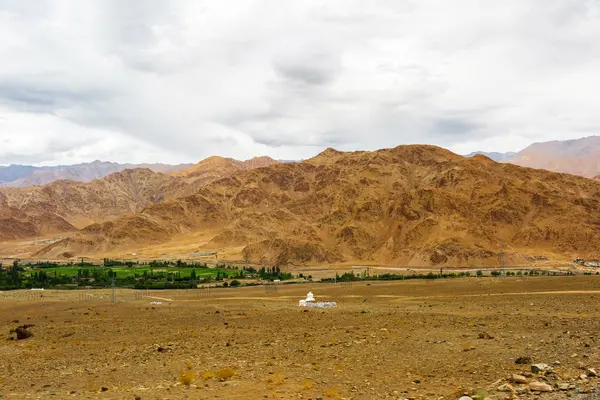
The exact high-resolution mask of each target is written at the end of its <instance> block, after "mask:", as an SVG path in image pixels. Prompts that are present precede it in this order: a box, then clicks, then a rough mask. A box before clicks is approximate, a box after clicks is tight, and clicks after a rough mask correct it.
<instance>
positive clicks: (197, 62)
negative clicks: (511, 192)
mask: <svg viewBox="0 0 600 400" xmlns="http://www.w3.org/2000/svg"><path fill="white" fill-rule="evenodd" d="M599 37H600V0H503V1H494V2H491V1H481V0H454V1H452V2H449V1H447V0H378V1H367V0H327V1H313V0H286V1H281V0H264V1H260V0H257V1H250V0H248V1H246V0H230V1H226V2H224V1H198V0H180V1H177V0H175V1H172V0H171V1H163V0H144V1H122V0H50V1H46V0H36V1H22V0H0V38H2V40H0V60H1V62H0V164H11V163H19V164H33V165H51V164H69V163H77V162H88V161H93V160H96V159H100V160H106V161H116V162H134V163H135V162H167V163H181V162H196V161H198V160H200V159H203V158H205V157H208V156H210V155H221V156H227V157H234V158H238V159H247V158H250V157H253V156H259V155H269V156H271V157H273V158H276V159H302V158H308V157H311V156H314V155H315V154H317V153H319V152H320V151H322V150H324V149H325V148H327V147H334V148H336V149H339V150H359V149H360V150H374V149H379V148H387V147H394V146H397V145H401V144H413V143H427V144H435V145H438V146H443V147H446V148H449V149H450V150H452V151H455V152H457V153H459V154H465V153H468V152H471V151H475V150H483V151H501V152H505V151H518V150H520V149H522V148H524V147H526V146H527V145H529V144H531V143H532V142H538V141H546V140H562V139H571V138H578V137H583V136H590V135H594V134H598V133H599V132H600V112H599V111H600V110H599V105H600V74H598V71H600V46H599V45H598V38H599Z"/></svg>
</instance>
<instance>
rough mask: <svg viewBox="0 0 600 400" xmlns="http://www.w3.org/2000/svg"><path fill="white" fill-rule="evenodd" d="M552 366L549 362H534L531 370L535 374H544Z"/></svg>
mask: <svg viewBox="0 0 600 400" xmlns="http://www.w3.org/2000/svg"><path fill="white" fill-rule="evenodd" d="M551 370H552V368H551V367H550V366H549V365H548V364H532V365H531V372H533V373H534V374H543V373H545V372H548V371H551Z"/></svg>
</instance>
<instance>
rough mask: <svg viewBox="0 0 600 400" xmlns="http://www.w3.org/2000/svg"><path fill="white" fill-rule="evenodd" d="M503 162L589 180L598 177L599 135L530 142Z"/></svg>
mask: <svg viewBox="0 0 600 400" xmlns="http://www.w3.org/2000/svg"><path fill="white" fill-rule="evenodd" d="M507 162H510V163H512V164H517V165H521V166H524V167H531V168H543V169H547V170H549V171H555V172H565V173H568V174H575V175H581V176H585V177H588V178H591V177H594V176H596V175H598V174H600V136H590V137H586V138H581V139H576V140H564V141H562V140H556V141H552V142H544V143H534V144H532V145H531V146H529V147H527V148H525V149H524V150H521V151H520V152H519V153H517V155H515V156H514V157H512V158H510V159H509V160H508V161H507Z"/></svg>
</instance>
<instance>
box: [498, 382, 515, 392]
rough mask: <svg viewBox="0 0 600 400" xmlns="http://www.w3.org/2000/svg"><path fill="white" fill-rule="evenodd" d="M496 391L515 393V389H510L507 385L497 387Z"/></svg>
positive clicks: (509, 385)
mask: <svg viewBox="0 0 600 400" xmlns="http://www.w3.org/2000/svg"><path fill="white" fill-rule="evenodd" d="M498 391H499V392H511V393H516V391H515V388H514V387H512V385H511V384H509V383H505V384H503V385H500V386H498Z"/></svg>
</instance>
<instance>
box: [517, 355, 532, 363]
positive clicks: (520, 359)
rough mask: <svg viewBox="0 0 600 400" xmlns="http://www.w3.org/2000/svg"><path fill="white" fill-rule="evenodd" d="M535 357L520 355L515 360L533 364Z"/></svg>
mask: <svg viewBox="0 0 600 400" xmlns="http://www.w3.org/2000/svg"><path fill="white" fill-rule="evenodd" d="M532 362H533V358H532V357H531V356H524V357H519V358H517V359H516V360H515V364H531V363H532Z"/></svg>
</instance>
